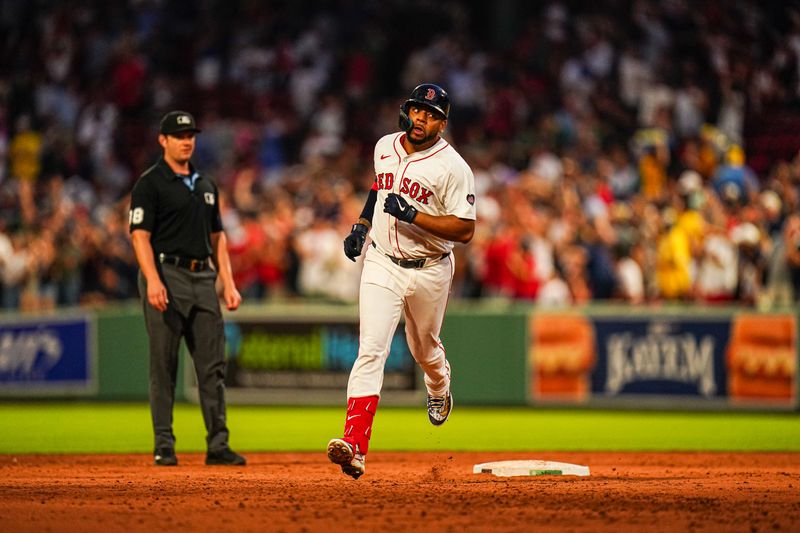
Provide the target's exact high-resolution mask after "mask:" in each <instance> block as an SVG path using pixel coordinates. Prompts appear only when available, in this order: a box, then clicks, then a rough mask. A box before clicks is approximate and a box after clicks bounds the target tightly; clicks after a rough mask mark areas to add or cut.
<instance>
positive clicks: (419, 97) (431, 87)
mask: <svg viewBox="0 0 800 533" xmlns="http://www.w3.org/2000/svg"><path fill="white" fill-rule="evenodd" d="M411 104H416V105H420V106H423V107H427V108H429V109H432V110H434V111H437V112H438V113H441V114H442V116H444V118H445V119H446V118H447V117H448V115H449V114H450V96H449V95H448V94H447V91H445V90H444V89H442V88H441V87H439V86H438V85H435V84H433V83H423V84H421V85H417V86H416V87H415V88H414V90H413V91H411V96H409V98H408V100H406V101H405V102H404V103H403V105H402V106H400V121H399V123H400V129H401V130H403V131H408V130H410V129H411V127H412V126H413V125H414V124H413V123H412V122H411V119H410V118H408V108H409V107H410V106H411Z"/></svg>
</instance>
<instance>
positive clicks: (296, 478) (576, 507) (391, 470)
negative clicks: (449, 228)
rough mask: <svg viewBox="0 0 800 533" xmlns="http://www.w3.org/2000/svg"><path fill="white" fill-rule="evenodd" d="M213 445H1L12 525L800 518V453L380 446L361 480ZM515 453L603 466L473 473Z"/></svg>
mask: <svg viewBox="0 0 800 533" xmlns="http://www.w3.org/2000/svg"><path fill="white" fill-rule="evenodd" d="M203 458H204V456H203V455H201V454H180V453H179V459H180V465H179V466H177V467H156V466H152V464H151V462H152V458H151V457H150V456H149V455H88V456H84V455H48V456H45V455H17V456H14V455H0V531H14V532H27V531H36V532H39V531H71V532H72V531H102V532H103V533H111V532H116V531H125V532H131V531H153V530H156V529H159V528H160V529H162V530H169V531H209V532H211V531H213V532H219V531H276V532H278V531H286V532H290V531H305V532H317V531H325V532H327V531H392V532H393V533H396V532H402V531H426V532H438V531H453V532H459V533H464V532H472V531H493V532H505V531H532V530H536V531H747V532H751V531H800V453H627V452H624V453H623V452H620V453H613V452H603V453H562V452H524V453H505V452H504V453H490V452H486V453H474V452H471V453H463V452H452V453H447V452H437V453H389V452H373V453H371V454H370V456H369V459H368V461H367V473H366V474H365V475H364V476H363V477H362V478H361V479H359V480H357V481H356V480H353V479H351V478H349V477H346V476H344V475H343V474H342V473H341V471H340V470H339V467H338V466H336V465H333V464H330V463H329V462H328V461H327V458H326V457H325V453H324V451H323V452H321V453H313V454H312V453H251V454H247V458H248V463H249V464H248V466H246V467H224V466H223V467H220V466H214V467H208V466H205V465H204V464H203ZM511 459H542V460H549V461H563V462H568V463H574V464H581V465H587V466H589V467H590V469H591V475H590V476H589V477H574V476H540V477H524V478H523V477H513V478H499V477H495V476H493V475H490V474H473V473H472V466H473V465H474V464H476V463H483V462H490V461H502V460H511Z"/></svg>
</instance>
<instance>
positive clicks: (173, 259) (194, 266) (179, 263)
mask: <svg viewBox="0 0 800 533" xmlns="http://www.w3.org/2000/svg"><path fill="white" fill-rule="evenodd" d="M158 260H159V261H160V262H161V263H164V264H167V265H174V266H176V267H181V268H186V269H189V270H191V271H192V272H200V271H201V270H205V269H206V267H207V266H208V259H189V258H188V257H180V256H177V255H169V254H158Z"/></svg>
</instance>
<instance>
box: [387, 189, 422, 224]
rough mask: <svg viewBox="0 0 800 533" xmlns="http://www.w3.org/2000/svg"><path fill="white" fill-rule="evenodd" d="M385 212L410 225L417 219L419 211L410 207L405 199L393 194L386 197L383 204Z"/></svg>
mask: <svg viewBox="0 0 800 533" xmlns="http://www.w3.org/2000/svg"><path fill="white" fill-rule="evenodd" d="M383 212H384V213H389V214H390V215H392V216H393V217H396V218H398V219H399V220H402V221H403V222H408V223H409V224H411V223H413V222H414V219H415V218H417V210H416V209H415V208H414V206H411V205H408V202H406V199H405V198H403V197H402V196H400V195H399V194H395V193H393V192H390V193H389V196H387V197H386V201H385V202H384V203H383Z"/></svg>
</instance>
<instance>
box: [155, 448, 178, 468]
mask: <svg viewBox="0 0 800 533" xmlns="http://www.w3.org/2000/svg"><path fill="white" fill-rule="evenodd" d="M153 462H154V463H155V464H156V466H177V465H178V457H177V456H176V455H175V450H173V449H172V448H158V449H156V451H155V453H154V454H153Z"/></svg>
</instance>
